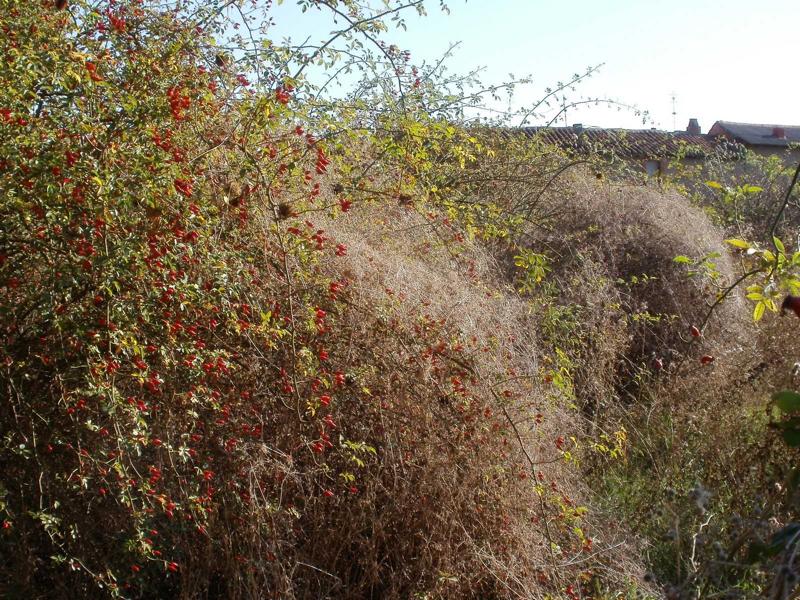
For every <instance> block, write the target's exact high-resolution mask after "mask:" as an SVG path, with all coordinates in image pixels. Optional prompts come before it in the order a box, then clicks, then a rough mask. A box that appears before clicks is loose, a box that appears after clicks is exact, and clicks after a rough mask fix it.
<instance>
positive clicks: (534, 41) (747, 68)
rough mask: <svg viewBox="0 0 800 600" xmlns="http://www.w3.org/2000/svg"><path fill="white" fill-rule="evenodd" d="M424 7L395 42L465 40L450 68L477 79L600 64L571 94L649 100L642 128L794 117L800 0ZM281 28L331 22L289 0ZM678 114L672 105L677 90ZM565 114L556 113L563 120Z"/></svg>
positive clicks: (547, 78) (430, 50) (798, 100)
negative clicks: (477, 74) (474, 72)
mask: <svg viewBox="0 0 800 600" xmlns="http://www.w3.org/2000/svg"><path fill="white" fill-rule="evenodd" d="M448 4H449V6H450V9H451V14H450V15H446V14H442V13H441V12H440V11H439V10H438V2H435V1H433V2H430V3H429V4H428V12H429V15H428V16H427V17H425V18H417V17H416V15H415V14H411V13H409V14H408V17H407V24H408V32H407V33H403V32H391V33H390V34H388V38H389V39H390V41H395V42H396V43H397V44H398V45H400V46H401V47H403V48H405V49H408V50H410V51H411V52H412V56H413V58H414V60H415V61H417V62H419V61H420V60H435V59H436V58H438V57H439V56H441V55H442V53H444V52H445V51H446V50H447V48H448V47H449V45H450V44H451V43H453V42H460V45H459V47H458V49H457V50H456V53H455V55H454V57H453V58H452V59H450V60H449V62H448V64H449V68H450V71H451V72H452V71H455V72H465V71H468V70H471V69H473V68H476V67H485V70H484V72H483V74H482V79H483V80H484V81H486V82H490V83H492V82H500V81H502V80H504V79H505V78H507V76H508V74H509V73H514V74H515V75H517V76H521V75H527V74H530V75H532V76H533V78H534V84H533V86H531V87H529V88H527V89H524V90H522V91H520V92H519V99H520V101H523V102H527V103H529V102H532V101H534V100H535V99H536V98H538V97H539V96H541V94H542V90H544V88H546V87H548V86H552V85H553V84H554V83H555V82H557V81H560V80H565V79H567V78H569V77H570V76H571V75H572V74H573V73H576V72H582V71H585V70H586V68H587V67H589V66H592V65H596V64H599V63H605V64H604V66H603V67H602V68H601V69H600V71H599V73H597V74H595V75H594V76H593V77H592V78H590V79H589V80H588V81H587V82H585V83H583V84H581V85H580V87H579V88H578V89H577V91H576V92H574V93H572V98H573V99H575V100H578V99H580V98H581V97H598V96H599V97H604V98H610V99H614V100H618V101H620V102H623V103H625V104H631V105H636V106H638V107H640V108H642V109H645V110H648V111H649V113H650V115H651V120H652V122H648V123H647V124H646V125H644V126H646V127H653V126H655V127H658V128H661V129H672V128H673V122H674V123H675V125H676V126H677V128H684V127H685V126H686V123H687V122H688V120H689V118H690V117H697V118H698V119H699V120H700V124H701V126H702V127H703V131H704V132H705V131H706V130H707V129H708V128H709V127H710V126H711V125H712V124H713V122H714V121H715V120H718V119H723V120H729V121H745V122H756V123H777V124H798V125H800V75H798V71H800V69H798V67H797V66H796V64H795V63H796V61H797V60H798V57H800V2H797V0H762V1H760V2H753V1H752V0H726V1H725V2H722V1H719V2H717V1H712V0H694V1H690V0H671V1H669V2H666V1H661V0H561V1H559V2H554V1H535V0H493V1H490V0H470V1H468V2H464V1H463V0H453V1H450V2H448ZM277 11H278V12H277V13H276V20H277V21H278V22H279V23H281V27H280V28H279V31H280V32H281V34H282V35H291V36H292V38H294V39H304V38H305V37H306V36H307V35H312V37H320V36H323V35H324V33H325V31H326V30H327V29H329V27H328V25H327V24H323V23H321V22H319V21H316V22H315V21H314V19H313V18H312V19H308V15H305V16H304V17H300V16H299V13H297V11H296V8H295V7H294V6H293V5H292V2H291V0H286V3H285V4H284V5H283V6H281V7H279V8H278V9H277ZM673 93H674V94H675V96H676V101H675V107H676V113H677V114H676V115H675V117H674V119H673V115H672V99H671V96H672V94H673ZM567 122H568V123H569V124H572V123H579V122H580V123H583V124H584V125H587V126H591V125H596V126H603V127H642V126H643V125H642V120H641V118H640V117H637V116H635V115H634V114H632V113H631V112H629V111H625V110H623V111H618V110H616V109H609V108H602V107H599V108H598V107H588V108H582V109H575V110H572V111H568V113H567ZM560 124H563V119H562V120H561V122H560Z"/></svg>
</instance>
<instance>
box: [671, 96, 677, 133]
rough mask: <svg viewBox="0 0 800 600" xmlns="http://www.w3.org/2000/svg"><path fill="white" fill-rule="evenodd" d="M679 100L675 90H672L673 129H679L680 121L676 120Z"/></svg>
mask: <svg viewBox="0 0 800 600" xmlns="http://www.w3.org/2000/svg"><path fill="white" fill-rule="evenodd" d="M676 100H677V96H676V94H675V92H672V131H677V130H678V122H677V120H676V116H677V114H678V113H677V111H676V110H675V102H676Z"/></svg>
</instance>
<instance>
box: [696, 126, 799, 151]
mask: <svg viewBox="0 0 800 600" xmlns="http://www.w3.org/2000/svg"><path fill="white" fill-rule="evenodd" d="M708 133H709V135H714V136H717V135H718V136H724V137H728V138H729V139H732V140H735V141H737V142H742V143H744V144H748V145H750V146H788V145H789V144H800V126H797V125H759V124H757V123H734V122H732V121H717V122H716V123H714V125H713V127H711V129H710V131H709V132H708ZM776 133H780V134H783V135H784V137H779V136H776V135H775V134H776Z"/></svg>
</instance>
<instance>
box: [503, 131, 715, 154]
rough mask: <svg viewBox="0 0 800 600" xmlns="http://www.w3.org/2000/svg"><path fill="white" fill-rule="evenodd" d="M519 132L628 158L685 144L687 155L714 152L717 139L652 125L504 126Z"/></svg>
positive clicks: (580, 149) (674, 151)
mask: <svg viewBox="0 0 800 600" xmlns="http://www.w3.org/2000/svg"><path fill="white" fill-rule="evenodd" d="M517 134H521V135H524V136H526V137H529V138H535V137H538V138H539V139H541V140H542V141H544V142H546V143H550V144H554V145H556V146H559V147H561V148H563V149H565V150H572V151H575V152H578V153H581V152H590V151H602V150H607V151H613V152H614V153H615V154H617V155H618V156H619V157H621V158H627V159H662V158H671V157H673V156H676V155H677V154H678V153H679V151H681V149H683V148H684V147H685V149H686V155H687V156H688V157H691V158H703V157H706V156H708V155H709V154H711V153H713V152H714V151H715V150H716V149H717V147H718V145H719V143H718V141H717V140H716V139H715V138H713V137H711V136H708V135H702V134H699V135H694V134H690V133H686V132H683V131H677V132H669V131H658V130H654V129H599V128H589V127H587V128H583V129H580V128H577V127H520V128H512V129H508V130H506V135H517Z"/></svg>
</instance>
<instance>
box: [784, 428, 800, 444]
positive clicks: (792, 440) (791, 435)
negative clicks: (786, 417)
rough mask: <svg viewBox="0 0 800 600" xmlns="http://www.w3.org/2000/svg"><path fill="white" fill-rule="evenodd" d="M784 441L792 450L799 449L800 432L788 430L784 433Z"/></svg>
mask: <svg viewBox="0 0 800 600" xmlns="http://www.w3.org/2000/svg"><path fill="white" fill-rule="evenodd" d="M782 435H783V441H784V442H786V444H787V445H788V446H791V447H792V448H797V447H798V446H800V430H798V429H787V430H786V431H784V432H783V433H782Z"/></svg>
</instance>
